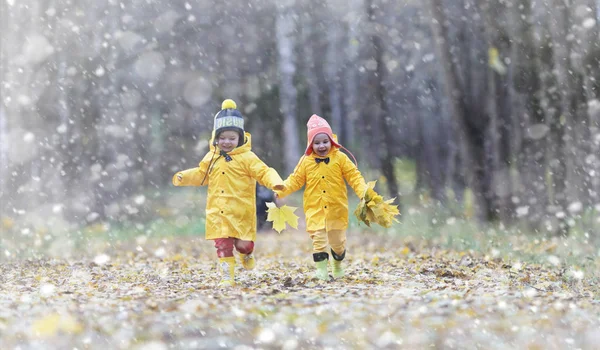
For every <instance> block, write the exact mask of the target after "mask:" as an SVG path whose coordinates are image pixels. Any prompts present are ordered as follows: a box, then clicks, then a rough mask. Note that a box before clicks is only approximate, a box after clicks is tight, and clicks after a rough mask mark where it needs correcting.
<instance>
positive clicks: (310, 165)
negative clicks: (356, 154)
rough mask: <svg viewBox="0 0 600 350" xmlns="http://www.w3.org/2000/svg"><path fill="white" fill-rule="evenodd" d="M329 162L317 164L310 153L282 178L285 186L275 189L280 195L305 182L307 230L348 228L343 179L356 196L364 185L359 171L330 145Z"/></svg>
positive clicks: (282, 195)
mask: <svg viewBox="0 0 600 350" xmlns="http://www.w3.org/2000/svg"><path fill="white" fill-rule="evenodd" d="M327 157H329V163H328V164H325V163H324V162H320V163H317V162H316V161H315V158H321V157H318V156H316V155H315V153H314V152H313V153H311V155H309V156H303V157H302V158H301V159H300V161H299V162H298V165H296V169H294V172H293V173H292V174H291V175H290V176H289V177H288V178H287V179H286V180H285V181H284V186H285V189H284V190H283V191H277V195H278V196H279V197H280V198H283V197H285V196H287V195H289V194H291V193H293V192H295V191H297V190H299V189H300V188H302V186H304V185H306V188H305V189H304V197H303V201H304V213H305V215H306V230H307V231H309V232H311V231H317V230H323V229H326V230H327V231H330V230H345V229H346V228H347V227H348V193H347V192H348V191H347V190H346V182H348V184H349V185H350V187H352V189H353V190H354V192H355V193H356V195H357V196H359V197H362V196H363V195H364V193H365V190H366V188H367V185H366V183H365V179H364V178H363V176H362V174H361V173H360V171H359V170H358V168H357V167H356V165H354V163H352V161H351V160H350V158H348V156H347V155H345V154H344V153H342V152H341V151H340V150H339V149H338V148H337V147H332V148H331V150H330V151H329V154H328V155H327ZM344 180H346V182H344Z"/></svg>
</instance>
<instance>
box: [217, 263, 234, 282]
mask: <svg viewBox="0 0 600 350" xmlns="http://www.w3.org/2000/svg"><path fill="white" fill-rule="evenodd" d="M219 267H220V269H221V281H219V286H222V287H233V286H235V257H233V256H229V257H226V258H219Z"/></svg>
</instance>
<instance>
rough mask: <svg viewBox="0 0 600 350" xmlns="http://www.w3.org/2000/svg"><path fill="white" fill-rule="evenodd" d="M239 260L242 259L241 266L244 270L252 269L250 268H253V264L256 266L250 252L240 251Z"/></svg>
mask: <svg viewBox="0 0 600 350" xmlns="http://www.w3.org/2000/svg"><path fill="white" fill-rule="evenodd" d="M240 260H242V266H243V267H244V268H245V269H246V270H252V269H254V266H256V259H254V254H252V253H250V254H242V253H240Z"/></svg>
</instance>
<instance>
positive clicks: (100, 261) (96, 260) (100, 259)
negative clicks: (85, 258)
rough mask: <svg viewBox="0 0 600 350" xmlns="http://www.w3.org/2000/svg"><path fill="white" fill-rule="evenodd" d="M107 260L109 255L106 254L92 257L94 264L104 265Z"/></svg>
mask: <svg viewBox="0 0 600 350" xmlns="http://www.w3.org/2000/svg"><path fill="white" fill-rule="evenodd" d="M109 261H110V256H108V255H106V254H100V255H97V256H96V257H95V258H94V263H95V264H96V265H105V264H106V263H108V262H109Z"/></svg>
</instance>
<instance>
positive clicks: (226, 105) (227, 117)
mask: <svg viewBox="0 0 600 350" xmlns="http://www.w3.org/2000/svg"><path fill="white" fill-rule="evenodd" d="M213 129H214V133H215V139H216V138H218V137H219V134H220V133H222V132H223V131H227V130H232V131H237V132H238V133H239V134H240V141H239V144H238V145H239V146H241V145H243V144H244V117H243V116H242V113H240V111H238V110H237V104H236V103H235V101H234V100H232V99H230V98H228V99H226V100H224V101H223V103H221V110H220V111H219V112H218V113H217V114H215V122H214V128H213Z"/></svg>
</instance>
